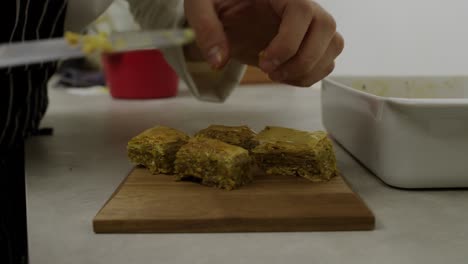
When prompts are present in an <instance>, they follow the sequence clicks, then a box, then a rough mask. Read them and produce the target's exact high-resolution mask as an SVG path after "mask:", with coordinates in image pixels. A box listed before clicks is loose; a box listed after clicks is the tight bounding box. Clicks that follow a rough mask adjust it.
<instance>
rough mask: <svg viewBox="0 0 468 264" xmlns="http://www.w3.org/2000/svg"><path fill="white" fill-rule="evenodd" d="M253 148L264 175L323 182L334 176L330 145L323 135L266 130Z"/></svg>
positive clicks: (296, 131) (268, 128)
mask: <svg viewBox="0 0 468 264" xmlns="http://www.w3.org/2000/svg"><path fill="white" fill-rule="evenodd" d="M257 139H258V140H259V145H258V146H257V147H256V148H254V149H253V151H252V153H253V156H254V158H255V160H256V162H257V164H258V166H259V167H260V168H261V169H263V170H264V171H265V172H266V173H268V174H281V175H291V176H300V177H304V178H306V179H309V180H311V181H313V182H325V181H328V180H330V179H331V178H332V177H333V176H335V175H336V172H337V169H336V158H335V153H334V151H333V145H332V143H331V141H330V139H329V138H328V135H327V133H326V132H323V131H316V132H306V131H299V130H295V129H290V128H282V127H266V128H265V129H264V130H263V131H262V132H260V133H259V134H258V136H257Z"/></svg>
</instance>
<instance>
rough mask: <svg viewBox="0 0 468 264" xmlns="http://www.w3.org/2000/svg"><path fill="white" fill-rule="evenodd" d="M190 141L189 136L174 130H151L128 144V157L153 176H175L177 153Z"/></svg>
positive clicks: (157, 128)
mask: <svg viewBox="0 0 468 264" xmlns="http://www.w3.org/2000/svg"><path fill="white" fill-rule="evenodd" d="M189 139H190V137H189V136H188V135H186V134H185V133H183V132H180V131H178V130H176V129H173V128H169V127H164V126H158V127H154V128H150V129H148V130H146V131H144V132H143V133H141V134H139V135H138V136H136V137H134V138H132V139H131V140H130V141H129V142H128V145H127V153H128V157H129V158H130V160H131V161H132V162H133V163H134V164H137V165H142V166H145V167H146V168H148V169H149V170H150V172H151V173H153V174H173V173H174V161H175V158H176V153H177V151H179V149H180V147H182V146H183V145H184V144H186V143H187V142H188V141H189Z"/></svg>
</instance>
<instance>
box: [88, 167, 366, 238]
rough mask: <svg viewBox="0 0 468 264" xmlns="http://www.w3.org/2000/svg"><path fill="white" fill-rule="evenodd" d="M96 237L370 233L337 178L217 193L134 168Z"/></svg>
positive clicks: (267, 179)
mask: <svg viewBox="0 0 468 264" xmlns="http://www.w3.org/2000/svg"><path fill="white" fill-rule="evenodd" d="M93 226H94V231H95V232H96V233H180V232H183V233H191V232H286V231H346V230H372V229H373V228H374V215H373V214H372V212H371V211H370V210H369V209H368V208H367V206H366V205H365V204H364V203H363V201H362V200H361V199H360V198H359V197H358V195H357V194H356V193H354V192H353V191H352V190H351V189H350V188H349V186H348V185H347V184H346V182H345V181H344V180H343V178H342V177H340V176H339V177H335V178H334V179H333V180H331V181H330V182H328V183H319V184H317V183H311V182H309V181H307V180H304V179H301V178H294V177H286V176H279V175H278V176H276V175H262V174H259V175H258V176H257V177H256V179H255V181H254V182H253V183H252V184H250V185H248V186H244V187H243V188H241V189H238V190H233V191H225V190H218V189H215V188H211V187H206V186H202V185H199V184H196V183H191V182H176V181H174V178H173V177H172V176H167V175H151V174H150V173H149V172H148V171H147V170H145V169H142V168H136V169H134V170H133V171H132V172H131V173H130V175H129V176H128V177H127V178H126V179H125V180H124V181H123V182H122V184H121V185H120V186H119V188H118V189H117V190H116V192H115V193H114V194H113V195H112V197H111V198H110V199H109V201H108V202H107V203H106V204H105V205H104V207H103V208H102V209H101V210H100V211H99V213H98V214H97V215H96V217H95V218H94V221H93Z"/></svg>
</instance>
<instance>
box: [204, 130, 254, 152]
mask: <svg viewBox="0 0 468 264" xmlns="http://www.w3.org/2000/svg"><path fill="white" fill-rule="evenodd" d="M195 136H196V137H207V138H213V139H218V140H221V141H223V142H226V143H228V144H231V145H236V146H239V147H242V148H244V149H247V150H249V151H250V150H252V149H253V148H255V147H256V146H257V145H258V141H257V140H256V138H255V137H256V134H255V132H254V131H253V130H252V129H250V128H249V127H248V126H221V125H211V126H209V127H208V128H205V129H203V130H201V131H200V132H198V133H197V134H196V135H195Z"/></svg>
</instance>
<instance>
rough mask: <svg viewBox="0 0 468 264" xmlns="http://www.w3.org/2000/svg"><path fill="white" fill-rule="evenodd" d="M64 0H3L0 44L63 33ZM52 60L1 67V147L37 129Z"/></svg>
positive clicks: (65, 2)
mask: <svg viewBox="0 0 468 264" xmlns="http://www.w3.org/2000/svg"><path fill="white" fill-rule="evenodd" d="M67 2H68V1H66V0H43V1H34V0H3V1H2V4H1V6H2V8H1V9H0V43H10V42H21V41H26V40H36V39H43V38H53V37H58V36H62V35H63V30H64V21H65V16H66V12H67V4H68V3H67ZM54 70H55V63H44V64H37V65H29V66H20V67H14V68H8V69H0V150H5V149H7V148H8V147H11V146H12V145H13V144H14V143H15V142H17V141H18V140H21V139H22V138H23V137H25V136H28V135H29V134H31V132H33V131H34V130H36V129H37V128H38V126H39V122H40V120H41V118H42V116H43V114H44V112H45V110H46V108H47V80H48V79H49V78H50V76H51V75H52V74H53V73H54Z"/></svg>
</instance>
